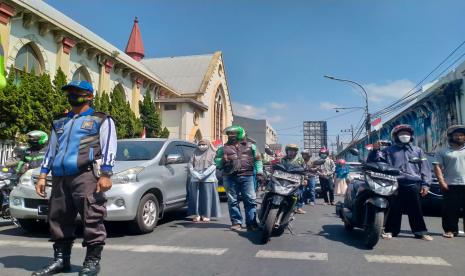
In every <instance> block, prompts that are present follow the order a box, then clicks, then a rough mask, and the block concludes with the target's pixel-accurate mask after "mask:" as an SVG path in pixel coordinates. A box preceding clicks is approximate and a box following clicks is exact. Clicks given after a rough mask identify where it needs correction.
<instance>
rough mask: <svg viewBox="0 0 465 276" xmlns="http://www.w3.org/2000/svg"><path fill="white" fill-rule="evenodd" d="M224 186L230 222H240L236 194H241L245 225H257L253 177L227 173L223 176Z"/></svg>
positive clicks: (240, 216) (240, 215)
mask: <svg viewBox="0 0 465 276" xmlns="http://www.w3.org/2000/svg"><path fill="white" fill-rule="evenodd" d="M223 181H224V187H225V189H226V193H227V195H228V209H229V217H230V219H231V223H232V224H242V222H243V219H242V214H241V209H240V206H239V200H238V199H237V196H238V194H239V193H240V194H241V196H242V200H243V202H244V209H245V223H246V225H247V226H254V225H257V219H256V217H257V204H256V203H255V199H256V197H257V196H256V194H255V183H254V177H253V176H252V175H251V176H237V175H228V176H225V177H224V178H223Z"/></svg>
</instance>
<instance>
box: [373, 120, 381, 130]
mask: <svg viewBox="0 0 465 276" xmlns="http://www.w3.org/2000/svg"><path fill="white" fill-rule="evenodd" d="M371 126H372V127H373V129H374V130H380V129H381V127H382V126H383V124H382V121H381V117H379V118H376V119H375V120H374V121H372V122H371Z"/></svg>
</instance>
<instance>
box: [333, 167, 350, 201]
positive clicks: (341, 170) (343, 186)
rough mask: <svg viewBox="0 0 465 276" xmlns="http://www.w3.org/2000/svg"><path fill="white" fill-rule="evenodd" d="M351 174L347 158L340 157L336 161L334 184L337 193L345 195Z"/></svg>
mask: <svg viewBox="0 0 465 276" xmlns="http://www.w3.org/2000/svg"><path fill="white" fill-rule="evenodd" d="M348 176H349V167H348V166H347V165H346V160H344V159H339V160H337V162H336V181H335V186H334V194H335V195H345V193H346V190H347V180H346V179H347V177H348Z"/></svg>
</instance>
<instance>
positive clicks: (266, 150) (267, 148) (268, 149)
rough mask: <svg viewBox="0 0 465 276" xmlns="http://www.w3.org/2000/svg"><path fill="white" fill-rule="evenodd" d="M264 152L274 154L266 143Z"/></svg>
mask: <svg viewBox="0 0 465 276" xmlns="http://www.w3.org/2000/svg"><path fill="white" fill-rule="evenodd" d="M265 153H266V154H268V155H271V156H273V155H274V152H273V151H272V150H271V149H270V147H269V146H268V145H265Z"/></svg>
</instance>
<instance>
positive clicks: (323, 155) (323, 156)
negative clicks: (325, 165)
mask: <svg viewBox="0 0 465 276" xmlns="http://www.w3.org/2000/svg"><path fill="white" fill-rule="evenodd" d="M320 157H321V159H326V158H327V157H328V155H326V154H320Z"/></svg>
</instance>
